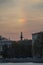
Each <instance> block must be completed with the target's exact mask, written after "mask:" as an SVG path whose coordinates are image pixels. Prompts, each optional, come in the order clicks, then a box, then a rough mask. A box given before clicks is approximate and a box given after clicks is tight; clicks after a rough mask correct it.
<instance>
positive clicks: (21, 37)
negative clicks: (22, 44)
mask: <svg viewBox="0 0 43 65" xmlns="http://www.w3.org/2000/svg"><path fill="white" fill-rule="evenodd" d="M20 39H21V40H23V33H22V32H21V36H20Z"/></svg>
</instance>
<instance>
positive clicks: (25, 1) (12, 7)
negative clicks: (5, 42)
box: [0, 0, 43, 40]
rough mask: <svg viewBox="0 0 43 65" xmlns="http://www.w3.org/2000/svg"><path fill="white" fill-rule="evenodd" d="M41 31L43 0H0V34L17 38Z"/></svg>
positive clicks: (42, 26) (29, 36)
mask: <svg viewBox="0 0 43 65" xmlns="http://www.w3.org/2000/svg"><path fill="white" fill-rule="evenodd" d="M21 31H22V32H23V35H24V38H27V39H30V38H32V33H34V32H38V31H43V0H0V35H3V36H6V37H9V36H10V38H12V39H15V40H18V39H19V37H20V32H21Z"/></svg>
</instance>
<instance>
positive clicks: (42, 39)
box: [32, 32, 43, 58]
mask: <svg viewBox="0 0 43 65" xmlns="http://www.w3.org/2000/svg"><path fill="white" fill-rule="evenodd" d="M32 53H33V57H34V58H39V57H43V32H38V33H33V34H32Z"/></svg>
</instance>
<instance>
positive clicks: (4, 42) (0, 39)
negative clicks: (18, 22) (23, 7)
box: [0, 36, 12, 52]
mask: <svg viewBox="0 0 43 65" xmlns="http://www.w3.org/2000/svg"><path fill="white" fill-rule="evenodd" d="M11 44H12V42H11V40H8V39H7V38H5V37H2V36H0V52H1V51H2V47H3V45H7V46H8V47H9V45H11Z"/></svg>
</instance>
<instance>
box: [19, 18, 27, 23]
mask: <svg viewBox="0 0 43 65" xmlns="http://www.w3.org/2000/svg"><path fill="white" fill-rule="evenodd" d="M18 22H19V23H25V22H26V20H25V19H24V18H19V19H18Z"/></svg>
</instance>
